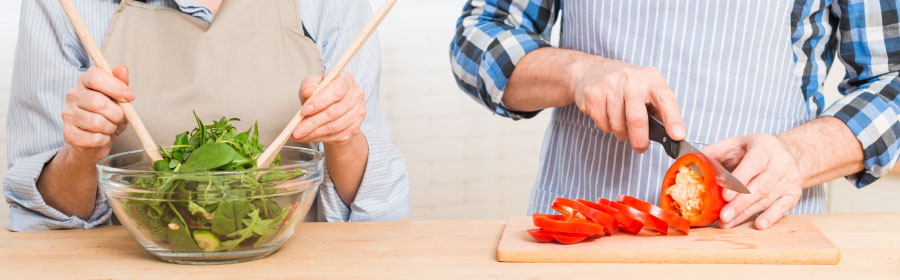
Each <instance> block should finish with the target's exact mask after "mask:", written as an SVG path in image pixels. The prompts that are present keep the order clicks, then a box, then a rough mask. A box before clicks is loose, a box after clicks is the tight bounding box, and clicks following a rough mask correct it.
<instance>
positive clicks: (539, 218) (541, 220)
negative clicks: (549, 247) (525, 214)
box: [531, 213, 606, 235]
mask: <svg viewBox="0 0 900 280" xmlns="http://www.w3.org/2000/svg"><path fill="white" fill-rule="evenodd" d="M531 219H532V221H533V222H534V225H535V226H537V227H539V228H542V229H546V230H549V231H555V232H565V233H575V234H587V235H602V234H604V232H605V231H606V229H604V228H603V226H602V225H600V224H598V223H594V222H591V221H588V220H582V219H569V217H568V216H564V215H547V214H540V213H535V214H534V215H531Z"/></svg>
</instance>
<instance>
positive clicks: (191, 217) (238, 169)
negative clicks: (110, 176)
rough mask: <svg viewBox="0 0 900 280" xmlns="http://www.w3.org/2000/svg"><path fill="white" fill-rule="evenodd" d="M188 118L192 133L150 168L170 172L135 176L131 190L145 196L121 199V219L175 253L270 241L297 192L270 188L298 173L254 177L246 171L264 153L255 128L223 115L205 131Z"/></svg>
mask: <svg viewBox="0 0 900 280" xmlns="http://www.w3.org/2000/svg"><path fill="white" fill-rule="evenodd" d="M194 117H195V119H196V121H197V127H196V128H194V129H193V131H191V132H190V133H188V132H183V133H181V134H178V135H177V136H176V137H175V143H174V144H173V145H172V147H171V148H170V149H168V150H167V149H165V148H162V147H160V151H161V153H162V156H163V159H162V160H159V161H156V162H154V163H153V166H152V169H153V170H155V171H169V172H164V173H161V175H155V176H152V177H141V178H138V179H137V180H136V181H135V188H136V189H138V190H146V192H137V193H136V194H133V195H132V197H130V199H127V200H125V202H124V204H123V208H124V209H123V211H124V213H126V215H128V216H130V217H131V218H132V220H133V221H134V222H135V223H136V224H137V225H138V226H139V227H142V228H143V229H145V230H147V231H148V232H149V233H150V234H151V235H152V236H153V237H154V238H155V239H157V240H161V241H166V242H168V244H169V246H170V247H171V248H172V250H174V251H177V252H227V251H233V250H238V249H241V248H245V249H248V248H257V247H259V246H261V245H264V244H266V243H268V242H269V241H271V240H273V238H274V237H275V236H276V235H277V234H278V233H280V232H281V231H282V228H283V227H285V226H289V225H291V224H292V221H293V219H294V218H295V217H294V216H295V215H294V210H295V209H296V208H297V206H298V203H297V202H296V201H297V199H296V198H297V196H298V195H302V193H298V192H293V193H289V194H282V195H278V194H275V191H274V190H273V189H272V188H271V187H272V186H274V185H275V184H276V183H277V181H280V180H287V179H291V178H297V177H299V176H301V175H303V174H304V173H303V170H302V169H297V170H293V171H289V172H286V171H276V172H270V173H265V174H259V173H257V172H255V171H254V170H252V169H253V168H255V167H256V159H257V158H258V157H259V155H260V154H261V153H262V152H263V145H262V144H260V143H259V129H258V127H257V125H256V124H254V125H253V128H252V129H248V130H247V131H244V132H238V131H237V129H236V128H235V127H234V126H232V124H231V122H234V121H240V120H239V119H236V118H231V119H228V118H224V117H223V118H221V119H219V120H218V121H214V122H213V123H212V124H208V125H207V124H203V122H202V121H201V120H200V118H199V117H197V115H196V113H195V114H194ZM279 161H280V157H279V158H276V160H275V162H274V163H273V164H272V166H277V165H278V163H279ZM201 171H235V172H233V173H227V174H209V173H204V172H201ZM277 201H280V202H281V203H284V204H286V205H284V206H281V205H279V202H277Z"/></svg>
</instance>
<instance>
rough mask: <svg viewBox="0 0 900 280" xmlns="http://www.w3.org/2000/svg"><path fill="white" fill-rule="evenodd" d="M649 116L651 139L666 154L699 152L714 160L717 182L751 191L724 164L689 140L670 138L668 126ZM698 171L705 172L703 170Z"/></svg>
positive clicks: (676, 156)
mask: <svg viewBox="0 0 900 280" xmlns="http://www.w3.org/2000/svg"><path fill="white" fill-rule="evenodd" d="M647 118H648V119H649V123H650V127H649V128H650V140H653V141H654V142H657V143H660V144H662V146H663V150H665V151H666V155H668V156H669V157H672V158H674V159H678V158H680V157H681V156H683V155H686V154H689V153H699V154H701V155H703V156H704V157H706V158H707V159H709V161H710V162H713V168H715V169H716V183H719V185H720V186H722V187H724V188H727V189H730V190H733V191H736V192H739V193H745V194H749V193H750V190H749V189H747V186H744V184H743V183H741V181H740V180H738V179H737V178H736V177H734V175H733V174H731V172H728V170H725V168H724V167H722V164H720V163H719V162H718V161H716V160H715V159H712V158H710V157H708V156H706V155H704V154H703V153H702V152H700V150H699V149H697V148H696V147H694V146H693V145H691V144H690V143H688V142H687V141H675V140H672V138H669V134H668V133H666V127H665V126H664V125H663V124H662V122H660V121H659V120H657V119H656V118H655V117H653V116H651V115H648V116H647ZM691 169H693V170H695V171H697V170H698V169H699V168H695V167H693V166H691ZM698 173H700V174H703V172H698ZM704 176H705V174H704Z"/></svg>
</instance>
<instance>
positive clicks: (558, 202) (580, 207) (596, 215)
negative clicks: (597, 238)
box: [550, 197, 616, 235]
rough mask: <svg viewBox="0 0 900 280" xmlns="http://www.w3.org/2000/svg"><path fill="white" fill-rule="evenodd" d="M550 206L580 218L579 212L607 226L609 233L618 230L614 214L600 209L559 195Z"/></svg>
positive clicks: (567, 214)
mask: <svg viewBox="0 0 900 280" xmlns="http://www.w3.org/2000/svg"><path fill="white" fill-rule="evenodd" d="M550 208H553V209H555V210H556V211H559V213H562V214H563V215H566V216H569V217H572V218H580V217H579V216H578V214H580V215H581V216H582V217H584V218H586V219H588V220H591V221H594V222H597V223H598V224H600V225H602V226H603V227H604V228H606V234H607V235H609V234H612V233H613V231H615V230H616V223H615V222H616V219H615V218H613V216H612V215H609V214H607V213H605V212H601V211H598V210H596V209H594V208H591V207H589V206H587V205H584V204H581V203H578V202H576V201H574V200H571V199H568V198H563V197H557V198H556V199H554V200H553V204H552V205H550Z"/></svg>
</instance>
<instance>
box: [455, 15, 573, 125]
mask: <svg viewBox="0 0 900 280" xmlns="http://www.w3.org/2000/svg"><path fill="white" fill-rule="evenodd" d="M559 7H560V1H559V0H470V1H468V2H467V3H466V4H465V6H464V7H463V11H462V16H460V18H459V20H458V21H457V23H456V36H455V37H454V39H453V43H451V46H450V63H451V67H452V70H453V75H454V76H455V77H456V82H457V84H458V85H459V87H460V88H462V90H463V91H465V92H466V93H467V94H469V96H470V97H472V98H473V99H475V100H476V101H478V102H479V103H481V104H482V105H484V106H486V107H487V108H488V109H490V110H491V111H492V112H494V113H495V114H498V115H501V116H504V117H509V118H512V119H521V118H531V117H534V116H535V115H537V113H538V112H516V111H512V110H509V109H508V108H506V107H505V106H504V105H503V104H502V102H501V100H502V98H503V91H504V90H505V89H506V84H507V82H509V78H510V77H511V76H512V73H513V70H514V69H515V67H516V64H517V63H518V62H519V61H520V60H521V59H522V58H523V57H525V55H526V54H528V53H529V52H531V51H533V50H536V49H538V48H542V47H549V46H550V42H549V41H550V32H551V29H552V26H553V24H554V22H555V21H556V18H557V14H558V12H559Z"/></svg>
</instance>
